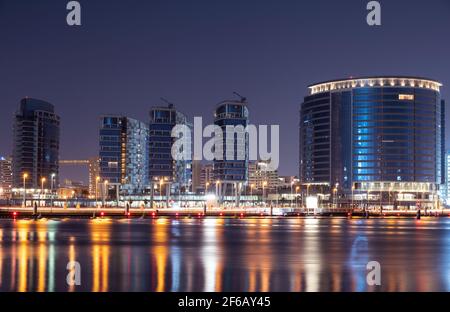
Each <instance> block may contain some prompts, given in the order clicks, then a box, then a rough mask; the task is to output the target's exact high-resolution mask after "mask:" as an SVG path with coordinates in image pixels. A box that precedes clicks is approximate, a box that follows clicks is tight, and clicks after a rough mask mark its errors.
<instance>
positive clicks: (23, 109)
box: [13, 98, 60, 189]
mask: <svg viewBox="0 0 450 312" xmlns="http://www.w3.org/2000/svg"><path fill="white" fill-rule="evenodd" d="M59 129H60V118H59V116H58V115H56V114H55V111H54V106H53V105H52V104H50V103H48V102H45V101H42V100H38V99H32V98H25V99H22V100H21V102H20V107H19V110H18V111H17V112H16V114H15V116H14V138H13V142H14V146H13V187H16V188H21V187H23V175H24V174H27V179H26V180H25V183H26V187H27V188H35V189H40V188H41V179H43V178H44V179H46V181H50V180H51V177H52V175H53V174H54V175H55V179H54V180H53V181H55V183H56V184H55V185H58V173H59Z"/></svg>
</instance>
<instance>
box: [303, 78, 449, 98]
mask: <svg viewBox="0 0 450 312" xmlns="http://www.w3.org/2000/svg"><path fill="white" fill-rule="evenodd" d="M388 86H392V87H414V88H425V89H431V90H434V91H438V92H439V91H440V87H441V86H442V84H441V83H440V82H439V81H436V80H433V79H429V78H423V77H414V76H371V77H356V78H353V77H351V78H346V79H336V80H328V81H324V82H319V83H315V84H312V85H309V86H308V88H309V89H310V92H311V95H312V94H316V93H321V92H327V91H334V90H339V89H351V88H362V87H388Z"/></svg>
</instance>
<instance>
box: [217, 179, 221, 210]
mask: <svg viewBox="0 0 450 312" xmlns="http://www.w3.org/2000/svg"><path fill="white" fill-rule="evenodd" d="M216 193H217V194H216V195H217V198H218V199H219V206H220V204H221V203H222V198H221V197H222V196H221V195H222V194H221V192H220V180H217V181H216Z"/></svg>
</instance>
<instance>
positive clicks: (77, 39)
mask: <svg viewBox="0 0 450 312" xmlns="http://www.w3.org/2000/svg"><path fill="white" fill-rule="evenodd" d="M67 2H68V1H66V0H49V1H45V0H40V1H35V0H28V1H24V0H0V105H1V108H2V109H1V113H0V155H8V154H10V153H11V146H12V142H11V137H12V115H13V112H14V111H15V110H16V108H17V106H18V103H19V100H20V98H22V97H24V96H31V97H36V98H42V99H45V100H48V101H50V102H51V103H53V104H54V105H55V106H56V110H57V112H58V113H59V115H60V116H61V118H62V131H61V158H63V159H77V158H87V157H90V156H95V155H96V154H97V151H98V139H97V137H98V116H99V115H100V114H107V113H108V114H109V113H120V114H125V115H129V116H131V117H135V118H138V119H141V120H143V121H146V120H147V119H148V110H149V107H150V106H152V105H159V104H161V101H160V100H159V98H160V97H161V96H163V97H166V98H168V99H170V100H171V101H172V102H174V103H175V104H176V106H177V107H178V108H179V109H180V110H181V111H183V112H185V113H186V114H187V115H188V116H190V117H191V118H192V117H193V116H203V117H204V118H205V119H206V120H207V121H208V122H210V121H211V120H212V112H213V108H214V106H215V104H216V103H217V102H219V101H221V100H223V99H226V98H232V97H233V96H232V94H231V93H232V92H233V91H238V92H240V93H242V94H243V95H245V96H247V98H248V99H249V102H250V114H251V115H250V116H251V122H252V123H255V124H280V132H281V143H280V145H281V163H280V173H281V174H286V175H288V174H297V171H298V170H297V162H298V118H299V117H298V108H299V104H300V103H301V101H302V98H303V96H304V95H306V93H307V86H308V85H309V84H311V83H314V82H317V81H323V80H328V79H336V78H343V77H350V76H370V75H391V74H392V75H415V76H426V77H430V78H433V79H437V80H439V81H441V82H442V83H443V84H444V88H443V93H442V94H443V97H444V98H447V99H450V96H449V95H450V91H449V90H450V1H448V0H428V1H411V0H389V1H386V0H384V1H380V2H381V4H382V26H380V27H369V26H368V25H367V24H366V14H367V11H366V4H367V2H368V1H366V0H346V1H335V0H311V1H299V0H295V1H294V0H162V1H156V0H145V1H144V0H141V1H138V0H80V1H79V2H80V3H81V6H82V24H83V25H82V26H81V27H69V26H67V25H66V14H67V11H66V8H65V7H66V4H67ZM448 128H450V126H448ZM447 137H448V138H450V135H448V136H447ZM447 143H450V140H447ZM63 174H64V175H66V176H68V177H72V178H77V179H81V178H83V175H84V173H83V171H79V170H63ZM63 178H64V176H63ZM84 179H85V178H84Z"/></svg>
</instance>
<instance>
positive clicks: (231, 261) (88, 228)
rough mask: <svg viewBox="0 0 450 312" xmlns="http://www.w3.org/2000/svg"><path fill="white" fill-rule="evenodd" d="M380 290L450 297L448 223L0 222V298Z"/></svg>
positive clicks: (159, 220) (220, 220) (449, 233)
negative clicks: (73, 282)
mask: <svg viewBox="0 0 450 312" xmlns="http://www.w3.org/2000/svg"><path fill="white" fill-rule="evenodd" d="M69 261H78V262H79V263H80V265H81V285H80V286H69V285H67V283H66V276H67V274H68V271H67V270H66V266H67V263H68V262H69ZM369 261H378V262H380V264H381V270H382V278H381V283H382V285H381V286H379V287H374V286H367V284H366V274H367V271H366V264H367V262H369ZM379 290H381V291H450V219H439V220H437V219H423V220H421V221H416V220H413V219H370V220H356V219H354V220H347V219H313V218H309V219H270V218H261V219H250V218H249V219H179V220H178V219H177V220H175V219H164V218H159V219H146V220H108V219H96V220H40V221H30V220H18V221H11V220H0V291H39V292H42V291H94V292H98V291H157V292H158V291H251V292H253V291H263V292H265V291H379Z"/></svg>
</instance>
